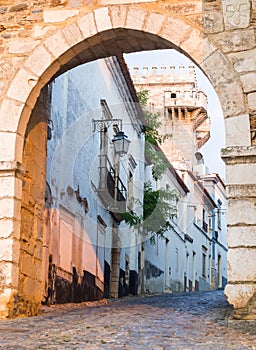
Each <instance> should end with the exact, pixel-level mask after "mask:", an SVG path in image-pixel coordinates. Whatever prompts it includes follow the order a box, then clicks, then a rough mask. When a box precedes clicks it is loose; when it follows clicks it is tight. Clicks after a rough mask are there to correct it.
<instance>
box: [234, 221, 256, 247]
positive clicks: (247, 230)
mask: <svg viewBox="0 0 256 350" xmlns="http://www.w3.org/2000/svg"><path fill="white" fill-rule="evenodd" d="M255 231H256V227H255V226H237V227H236V226H231V227H228V246H229V247H230V248H235V247H256V235H255Z"/></svg>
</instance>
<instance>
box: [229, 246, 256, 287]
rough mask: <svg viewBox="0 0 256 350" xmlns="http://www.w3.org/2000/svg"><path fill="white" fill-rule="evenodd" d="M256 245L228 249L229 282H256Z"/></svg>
mask: <svg viewBox="0 0 256 350" xmlns="http://www.w3.org/2000/svg"><path fill="white" fill-rule="evenodd" d="M255 261H256V247H254V248H230V249H229V250H228V276H229V282H231V283H232V282H246V283H248V282H252V283H255V282H256V265H255Z"/></svg>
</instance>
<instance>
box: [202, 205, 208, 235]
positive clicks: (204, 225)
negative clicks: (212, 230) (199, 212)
mask: <svg viewBox="0 0 256 350" xmlns="http://www.w3.org/2000/svg"><path fill="white" fill-rule="evenodd" d="M203 230H204V231H205V232H208V224H207V223H206V213H205V209H203Z"/></svg>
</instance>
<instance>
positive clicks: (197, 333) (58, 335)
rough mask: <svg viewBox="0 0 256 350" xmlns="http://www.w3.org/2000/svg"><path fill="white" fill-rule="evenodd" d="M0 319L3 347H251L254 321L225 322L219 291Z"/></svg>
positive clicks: (255, 330) (226, 311)
mask: <svg viewBox="0 0 256 350" xmlns="http://www.w3.org/2000/svg"><path fill="white" fill-rule="evenodd" d="M81 306H82V307H81ZM44 311H47V312H43V314H42V315H41V316H38V317H30V318H25V319H16V320H10V321H0V348H1V349H9V350H11V349H13V350H14V349H15V350H19V349H77V350H80V349H90V350H96V349H108V350H109V349H111V350H112V349H130V350H134V349H136V350H137V349H147V350H149V349H152V350H168V349H175V350H178V349H182V350H186V349H204V350H206V349H225V350H228V349H239V350H243V349H252V350H253V349H254V350H256V322H255V321H251V322H248V321H247V322H245V321H239V322H234V321H232V322H228V316H229V315H230V313H231V308H230V307H229V305H228V303H227V302H226V300H225V297H224V295H223V292H222V291H211V292H195V293H181V294H165V295H155V296H148V297H138V298H126V299H122V300H117V301H113V302H109V303H108V304H104V303H100V304H99V303H98V304H95V303H91V304H89V305H87V306H86V305H81V304H80V305H79V306H70V305H66V306H56V307H51V308H47V309H44Z"/></svg>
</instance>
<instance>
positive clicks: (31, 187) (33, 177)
mask: <svg viewBox="0 0 256 350" xmlns="http://www.w3.org/2000/svg"><path fill="white" fill-rule="evenodd" d="M47 100H48V93H47V88H46V89H44V90H42V93H41V95H40V98H39V100H38V102H37V104H36V106H35V108H34V110H33V113H32V115H31V118H30V122H29V124H28V127H27V130H26V135H25V143H24V156H23V165H24V168H25V173H24V178H23V186H22V202H21V228H20V259H19V269H20V270H19V282H18V296H17V297H16V300H15V310H14V314H13V315H11V316H17V315H19V316H20V315H24V316H30V315H35V314H37V313H38V312H39V308H40V305H41V299H42V295H41V282H42V245H43V244H42V243H43V225H44V210H45V182H46V146H47V120H48V110H47V108H46V107H47V104H46V101H47Z"/></svg>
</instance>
